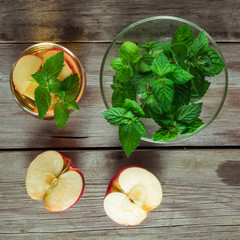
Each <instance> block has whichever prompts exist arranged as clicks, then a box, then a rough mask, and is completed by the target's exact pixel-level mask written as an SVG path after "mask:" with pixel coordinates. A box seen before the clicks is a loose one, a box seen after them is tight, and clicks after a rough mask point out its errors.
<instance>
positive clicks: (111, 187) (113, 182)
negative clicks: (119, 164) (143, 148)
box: [104, 165, 148, 198]
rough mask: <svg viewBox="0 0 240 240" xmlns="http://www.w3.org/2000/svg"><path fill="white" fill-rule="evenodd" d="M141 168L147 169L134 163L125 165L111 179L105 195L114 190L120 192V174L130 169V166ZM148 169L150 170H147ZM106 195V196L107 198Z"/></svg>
mask: <svg viewBox="0 0 240 240" xmlns="http://www.w3.org/2000/svg"><path fill="white" fill-rule="evenodd" d="M133 167H134V168H141V169H144V170H146V169H145V168H142V167H139V166H134V165H130V166H127V167H124V168H122V169H120V170H119V171H118V172H117V173H116V174H115V175H114V176H113V178H112V180H111V181H110V183H109V185H108V188H107V191H106V194H105V197H106V196H107V195H108V194H109V193H112V192H119V191H121V187H120V186H119V183H118V179H119V176H120V174H121V173H122V172H123V171H124V170H126V169H128V168H133ZM146 171H148V170H146ZM105 197H104V198H105Z"/></svg>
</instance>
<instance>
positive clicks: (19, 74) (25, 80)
mask: <svg viewBox="0 0 240 240" xmlns="http://www.w3.org/2000/svg"><path fill="white" fill-rule="evenodd" d="M41 66H42V58H41V57H39V56H36V55H24V56H22V57H21V58H20V59H19V60H18V61H17V62H16V64H15V67H14V69H13V73H12V79H13V83H14V86H15V89H16V90H17V91H18V92H19V93H20V94H24V92H25V91H26V89H27V88H28V87H29V85H30V84H31V81H29V79H32V77H31V75H32V74H33V73H35V72H37V71H38V70H39V69H40V68H41Z"/></svg>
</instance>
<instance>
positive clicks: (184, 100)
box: [173, 83, 190, 107]
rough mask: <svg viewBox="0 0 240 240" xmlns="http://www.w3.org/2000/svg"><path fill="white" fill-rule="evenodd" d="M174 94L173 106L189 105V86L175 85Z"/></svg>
mask: <svg viewBox="0 0 240 240" xmlns="http://www.w3.org/2000/svg"><path fill="white" fill-rule="evenodd" d="M174 89H175V94H174V99H173V104H174V106H176V107H180V106H183V105H187V104H189V101H190V85H189V84H188V83H186V84H176V85H175V87H174Z"/></svg>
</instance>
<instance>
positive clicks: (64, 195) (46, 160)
mask: <svg viewBox="0 0 240 240" xmlns="http://www.w3.org/2000/svg"><path fill="white" fill-rule="evenodd" d="M84 185H85V183H84V177H83V174H82V173H81V171H80V170H79V169H78V168H77V167H76V166H75V165H74V164H73V163H72V162H71V160H70V159H68V158H66V157H64V156H62V155H61V154H60V153H58V152H56V151H46V152H43V153H41V154H40V155H38V156H37V157H36V158H35V159H34V160H33V161H32V162H31V164H30V166H29V167H28V170H27V174H26V189H27V193H28V195H29V196H30V197H31V198H32V199H36V200H41V201H43V203H44V206H45V208H46V209H48V210H49V211H52V212H59V211H63V210H66V209H68V208H70V207H72V206H73V205H74V204H75V203H76V202H77V201H78V200H79V199H80V197H81V196H82V194H83V190H84Z"/></svg>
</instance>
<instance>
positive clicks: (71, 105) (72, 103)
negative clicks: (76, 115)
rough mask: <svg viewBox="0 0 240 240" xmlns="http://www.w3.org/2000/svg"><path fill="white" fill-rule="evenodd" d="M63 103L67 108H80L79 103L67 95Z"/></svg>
mask: <svg viewBox="0 0 240 240" xmlns="http://www.w3.org/2000/svg"><path fill="white" fill-rule="evenodd" d="M63 105H64V106H65V107H67V108H71V109H75V110H79V109H80V108H79V106H78V104H77V103H76V102H75V101H74V100H73V99H72V98H70V97H66V98H65V99H64V102H63Z"/></svg>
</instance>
